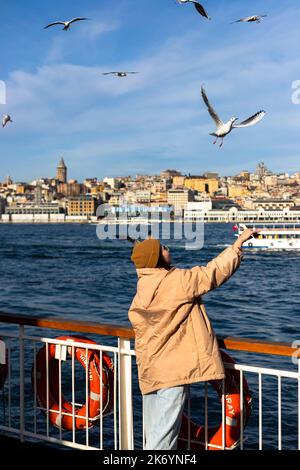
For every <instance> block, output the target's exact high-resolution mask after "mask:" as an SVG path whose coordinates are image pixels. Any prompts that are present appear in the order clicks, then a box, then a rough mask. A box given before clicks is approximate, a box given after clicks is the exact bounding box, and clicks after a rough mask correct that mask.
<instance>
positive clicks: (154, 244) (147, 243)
mask: <svg viewBox="0 0 300 470" xmlns="http://www.w3.org/2000/svg"><path fill="white" fill-rule="evenodd" d="M159 254H160V241H159V240H155V239H154V238H149V239H147V240H144V241H143V242H139V243H136V244H135V246H134V248H133V250H132V254H131V261H133V262H134V264H135V267H136V269H141V268H155V267H156V265H157V262H158V258H159Z"/></svg>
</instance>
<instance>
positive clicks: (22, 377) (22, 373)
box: [19, 325, 25, 442]
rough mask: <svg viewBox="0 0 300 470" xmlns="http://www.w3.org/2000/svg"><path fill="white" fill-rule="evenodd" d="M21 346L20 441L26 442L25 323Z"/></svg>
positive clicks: (20, 331)
mask: <svg viewBox="0 0 300 470" xmlns="http://www.w3.org/2000/svg"><path fill="white" fill-rule="evenodd" d="M19 347H20V441H21V442H24V411H25V410H24V325H20V327H19Z"/></svg>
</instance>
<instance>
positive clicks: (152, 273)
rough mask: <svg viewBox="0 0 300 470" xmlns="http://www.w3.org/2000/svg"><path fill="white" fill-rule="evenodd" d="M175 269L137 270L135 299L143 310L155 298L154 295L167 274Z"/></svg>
mask: <svg viewBox="0 0 300 470" xmlns="http://www.w3.org/2000/svg"><path fill="white" fill-rule="evenodd" d="M174 269H175V268H171V269H170V270H168V269H165V268H142V269H137V270H136V272H137V275H138V283H137V293H136V295H137V297H138V300H139V303H140V305H141V306H142V307H143V308H148V307H149V306H150V304H151V302H152V300H153V299H154V297H155V294H156V292H157V290H158V288H159V286H160V284H161V282H162V281H163V280H164V279H165V277H166V276H168V274H169V273H170V272H171V271H173V270H174Z"/></svg>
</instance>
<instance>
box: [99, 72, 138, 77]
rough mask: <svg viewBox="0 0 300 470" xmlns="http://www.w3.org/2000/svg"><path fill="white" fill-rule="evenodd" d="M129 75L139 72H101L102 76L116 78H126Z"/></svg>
mask: <svg viewBox="0 0 300 470" xmlns="http://www.w3.org/2000/svg"><path fill="white" fill-rule="evenodd" d="M129 73H139V72H103V73H102V75H110V74H111V75H115V76H116V77H126V76H127V75H128V74H129Z"/></svg>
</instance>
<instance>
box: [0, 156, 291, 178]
mask: <svg viewBox="0 0 300 470" xmlns="http://www.w3.org/2000/svg"><path fill="white" fill-rule="evenodd" d="M62 163H63V167H64V170H63V171H65V176H64V177H62V178H61V177H60V176H59V175H60V174H61V165H62ZM67 163H68V162H65V159H64V158H63V157H59V159H58V161H57V164H56V166H55V168H54V169H53V175H40V176H38V177H37V178H29V180H27V181H26V180H16V179H14V177H13V175H6V176H5V178H3V180H2V181H1V180H0V183H3V182H5V180H7V179H8V178H9V179H11V180H12V181H13V182H14V183H29V182H31V181H38V180H43V179H57V180H61V181H62V182H64V183H66V182H67V181H84V180H88V179H93V178H96V179H97V180H98V181H101V180H103V179H105V178H116V179H118V178H128V177H130V178H132V179H135V178H137V177H139V176H149V177H150V178H151V177H155V176H157V177H161V174H162V173H163V172H168V171H177V172H179V173H180V174H182V176H191V177H193V176H203V175H205V174H209V173H216V174H218V177H219V178H230V177H236V176H238V175H239V174H241V173H244V172H247V173H249V174H255V173H256V172H257V169H258V167H259V166H260V165H263V166H265V163H264V162H257V163H256V165H255V169H253V170H251V169H248V168H243V169H240V170H239V171H238V172H237V173H235V174H232V175H229V174H228V175H222V174H220V173H219V172H213V171H210V170H205V171H199V172H197V173H191V172H190V171H188V170H186V171H180V170H178V168H171V167H170V168H164V169H160V170H159V171H158V172H156V173H137V174H135V175H133V174H132V175H130V174H123V175H121V174H116V175H113V174H106V175H105V176H103V177H102V178H99V177H98V176H97V175H83V176H82V177H81V178H79V179H77V178H73V177H70V178H69V177H68V178H67V175H69V172H70V167H69V166H68V164H67ZM265 168H266V170H268V171H270V172H271V173H272V174H274V175H286V174H289V175H290V176H291V175H293V174H300V168H299V170H298V171H295V172H290V173H288V172H287V171H279V172H274V171H273V170H272V169H271V168H268V167H265ZM54 173H55V174H54ZM71 174H72V169H71Z"/></svg>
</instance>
